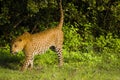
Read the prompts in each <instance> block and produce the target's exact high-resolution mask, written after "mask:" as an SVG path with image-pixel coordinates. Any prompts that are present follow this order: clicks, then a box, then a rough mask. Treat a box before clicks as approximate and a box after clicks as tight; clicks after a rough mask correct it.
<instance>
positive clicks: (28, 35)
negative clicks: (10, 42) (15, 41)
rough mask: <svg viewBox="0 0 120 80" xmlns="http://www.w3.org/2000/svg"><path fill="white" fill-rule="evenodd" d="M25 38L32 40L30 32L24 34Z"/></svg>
mask: <svg viewBox="0 0 120 80" xmlns="http://www.w3.org/2000/svg"><path fill="white" fill-rule="evenodd" d="M23 36H24V37H25V38H28V39H30V38H31V34H30V33H29V32H25V33H23Z"/></svg>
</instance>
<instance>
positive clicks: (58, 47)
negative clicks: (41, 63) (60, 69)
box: [55, 46, 63, 66]
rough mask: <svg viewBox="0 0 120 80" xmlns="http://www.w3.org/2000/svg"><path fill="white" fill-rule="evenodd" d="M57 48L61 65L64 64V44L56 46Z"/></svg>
mask: <svg viewBox="0 0 120 80" xmlns="http://www.w3.org/2000/svg"><path fill="white" fill-rule="evenodd" d="M55 50H56V52H57V55H58V61H59V66H62V65H63V56H62V46H56V47H55Z"/></svg>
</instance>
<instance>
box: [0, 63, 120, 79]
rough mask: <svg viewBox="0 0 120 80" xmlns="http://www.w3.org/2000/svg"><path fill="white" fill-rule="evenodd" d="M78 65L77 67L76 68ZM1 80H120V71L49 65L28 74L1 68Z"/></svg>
mask: <svg viewBox="0 0 120 80" xmlns="http://www.w3.org/2000/svg"><path fill="white" fill-rule="evenodd" d="M76 65H77V67H76ZM0 80H120V71H118V70H104V69H100V68H96V67H89V66H85V65H82V66H81V65H79V67H78V64H77V63H76V64H71V65H70V64H65V65H64V66H63V67H62V68H58V67H57V66H56V65H48V66H46V67H42V68H38V66H37V68H34V69H33V70H28V71H26V72H21V71H19V70H12V69H7V68H2V67H0Z"/></svg>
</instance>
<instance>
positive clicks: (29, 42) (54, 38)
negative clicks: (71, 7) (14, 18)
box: [11, 0, 64, 71]
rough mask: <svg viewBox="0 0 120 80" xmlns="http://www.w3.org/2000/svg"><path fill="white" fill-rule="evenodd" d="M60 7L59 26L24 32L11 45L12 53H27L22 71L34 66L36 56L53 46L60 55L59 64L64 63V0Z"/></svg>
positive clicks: (60, 2)
mask: <svg viewBox="0 0 120 80" xmlns="http://www.w3.org/2000/svg"><path fill="white" fill-rule="evenodd" d="M59 7H60V21H59V23H58V25H57V26H55V27H52V28H49V29H46V30H44V31H40V32H38V33H34V34H31V33H29V32H24V33H23V34H22V35H20V36H18V37H17V38H16V39H14V41H13V42H12V45H11V53H12V54H16V53H18V52H19V51H23V52H24V54H25V61H24V63H23V66H22V67H21V71H25V70H27V69H28V68H30V69H32V68H33V62H34V56H35V55H38V54H42V53H45V52H46V51H47V50H48V49H51V47H54V49H55V51H56V53H57V55H58V63H59V66H62V65H63V56H62V48H63V41H64V33H63V30H62V26H63V22H64V14H63V9H62V0H60V1H59Z"/></svg>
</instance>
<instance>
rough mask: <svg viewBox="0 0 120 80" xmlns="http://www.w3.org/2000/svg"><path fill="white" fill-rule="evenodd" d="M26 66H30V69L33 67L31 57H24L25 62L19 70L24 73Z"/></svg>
mask: <svg viewBox="0 0 120 80" xmlns="http://www.w3.org/2000/svg"><path fill="white" fill-rule="evenodd" d="M28 66H30V68H32V67H33V57H31V56H26V58H25V62H24V64H23V66H22V68H21V71H25V70H26V69H27V68H28Z"/></svg>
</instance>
